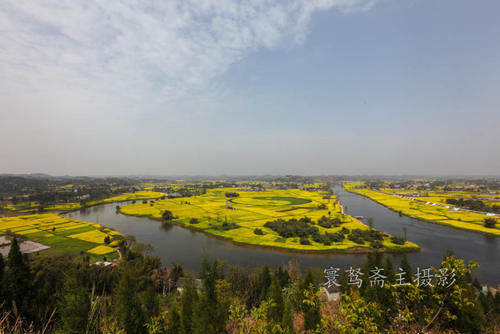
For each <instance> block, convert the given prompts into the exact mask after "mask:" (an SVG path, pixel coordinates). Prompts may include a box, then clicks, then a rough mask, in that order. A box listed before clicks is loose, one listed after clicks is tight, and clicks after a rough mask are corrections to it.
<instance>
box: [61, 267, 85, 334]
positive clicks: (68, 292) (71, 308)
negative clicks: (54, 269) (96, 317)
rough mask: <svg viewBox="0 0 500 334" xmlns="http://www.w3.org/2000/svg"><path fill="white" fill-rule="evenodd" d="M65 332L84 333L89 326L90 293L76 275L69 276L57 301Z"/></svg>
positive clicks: (62, 327)
mask: <svg viewBox="0 0 500 334" xmlns="http://www.w3.org/2000/svg"><path fill="white" fill-rule="evenodd" d="M57 304H58V305H57V309H58V310H59V315H60V319H61V329H62V331H63V332H64V333H83V332H85V330H86V328H87V321H88V317H89V311H90V294H89V292H88V290H87V289H86V288H84V287H83V286H82V285H80V284H78V282H77V280H76V278H75V276H74V275H71V276H69V277H68V278H67V279H66V280H65V282H64V287H63V292H62V296H61V297H60V299H59V301H58V303H57Z"/></svg>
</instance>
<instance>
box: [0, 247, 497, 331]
mask: <svg viewBox="0 0 500 334" xmlns="http://www.w3.org/2000/svg"><path fill="white" fill-rule="evenodd" d="M125 240H126V243H124V244H123V245H122V246H121V251H122V252H123V254H124V260H123V261H122V262H121V263H120V264H119V265H118V266H115V267H113V266H109V267H101V266H95V265H89V263H88V262H86V261H87V260H86V259H85V258H84V257H77V258H69V257H49V258H43V259H28V258H26V257H25V256H23V255H22V254H21V253H20V251H19V247H18V246H17V242H16V241H14V242H13V245H12V248H11V251H10V253H9V255H8V257H7V259H6V261H5V262H4V261H3V260H2V258H1V257H0V280H1V283H2V284H1V289H0V305H1V310H2V312H3V314H1V315H0V332H5V333H14V332H17V333H22V332H32V333H34V332H41V331H45V332H48V333H52V332H53V333H151V334H153V333H155V334H156V333H203V334H205V333H207V334H212V333H213V334H216V333H217V334H219V333H346V334H347V333H417V332H426V331H432V332H433V333H438V332H439V333H442V332H446V333H487V332H488V333H494V332H495V331H497V330H498V329H499V328H500V327H499V325H500V294H498V293H497V294H496V295H493V294H492V293H491V292H489V293H487V294H484V293H481V292H480V284H479V282H477V280H474V279H473V278H472V277H473V276H472V271H473V269H474V268H475V267H476V264H475V263H470V264H468V265H465V264H464V263H463V261H462V260H460V259H457V258H455V257H454V256H452V255H448V256H447V257H446V258H445V259H444V260H443V262H442V264H441V268H438V269H436V270H435V272H434V274H435V275H437V274H438V273H443V270H444V271H448V272H453V273H454V276H453V278H454V281H453V284H450V285H449V286H444V285H443V286H442V285H440V284H439V282H440V280H438V278H437V276H436V277H435V281H433V284H432V286H424V285H422V284H421V283H419V282H418V281H417V280H413V281H411V280H412V275H410V274H409V273H412V272H414V271H413V270H412V268H411V267H410V265H409V263H408V261H407V260H406V258H403V260H402V262H401V264H400V265H399V267H401V268H402V269H403V270H404V272H403V274H402V275H403V276H402V275H400V274H398V273H396V271H395V270H394V268H393V264H392V262H391V260H390V259H391V258H390V257H387V258H386V259H385V260H384V258H383V257H382V255H381V254H380V253H377V254H371V255H369V256H368V257H367V259H366V261H365V263H364V264H363V265H362V266H361V268H358V269H359V270H360V272H361V273H362V274H363V276H361V277H362V278H363V282H364V283H363V284H362V285H361V287H357V283H356V284H353V280H352V277H351V276H349V274H348V272H349V270H342V271H340V272H339V274H338V277H335V278H336V283H335V286H336V289H337V290H338V291H339V292H340V293H341V297H340V299H338V300H330V301H328V300H327V299H326V297H325V296H324V295H323V293H322V290H321V289H319V287H320V286H321V285H323V284H324V282H325V279H324V277H322V276H323V272H322V271H321V270H313V271H308V272H307V273H306V274H305V275H304V276H303V275H302V274H301V270H300V268H299V265H298V264H297V263H294V262H291V263H289V264H288V265H287V266H285V267H278V268H276V269H272V268H269V267H267V266H264V267H261V268H257V269H253V270H251V269H248V268H241V267H236V266H230V265H225V264H223V263H219V262H217V261H215V262H209V261H207V260H203V261H202V266H201V271H200V272H199V274H198V275H196V276H192V275H188V274H186V273H185V272H184V270H183V268H182V266H180V265H175V264H174V265H173V266H172V267H170V268H162V267H161V266H160V262H159V260H158V259H156V258H151V257H148V256H145V255H143V253H142V250H143V249H145V248H144V245H140V244H138V243H136V242H135V241H134V240H133V238H126V239H125ZM373 268H381V269H383V270H384V272H383V274H384V277H385V284H379V283H380V281H377V280H375V279H374V278H373V277H374V276H373ZM351 269H352V268H351ZM400 279H405V280H406V282H412V284H409V285H398V284H396V282H398V280H400ZM373 282H375V284H373ZM420 282H422V280H420ZM418 284H420V286H418ZM178 288H179V289H178Z"/></svg>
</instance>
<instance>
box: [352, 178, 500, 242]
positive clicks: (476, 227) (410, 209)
mask: <svg viewBox="0 0 500 334" xmlns="http://www.w3.org/2000/svg"><path fill="white" fill-rule="evenodd" d="M362 186H363V184H362V183H359V182H351V183H346V184H344V187H345V189H346V190H348V191H351V192H354V193H357V194H360V195H362V196H366V197H368V198H370V199H372V200H374V201H376V202H378V203H380V204H382V205H384V206H386V207H388V208H390V209H392V210H394V211H397V212H400V213H401V214H404V215H407V216H410V217H415V218H418V219H422V220H425V221H429V222H432V223H437V224H441V225H447V226H451V227H455V228H460V229H464V230H469V231H474V232H480V233H484V234H489V235H495V236H500V220H499V219H498V218H496V222H497V223H496V227H495V228H487V227H485V226H484V220H485V218H491V217H490V216H487V215H486V214H479V213H474V212H466V211H460V210H455V209H453V208H451V207H448V208H446V207H442V206H438V205H432V204H427V203H425V202H419V201H415V200H411V199H407V198H402V197H399V196H395V195H392V194H388V193H384V192H381V191H377V190H372V189H366V188H362Z"/></svg>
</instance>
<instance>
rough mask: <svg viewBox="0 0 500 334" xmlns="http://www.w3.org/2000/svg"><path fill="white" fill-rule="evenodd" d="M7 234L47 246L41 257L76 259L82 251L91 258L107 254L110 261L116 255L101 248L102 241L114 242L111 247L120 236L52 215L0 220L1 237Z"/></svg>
mask: <svg viewBox="0 0 500 334" xmlns="http://www.w3.org/2000/svg"><path fill="white" fill-rule="evenodd" d="M7 232H11V233H15V234H19V235H22V236H23V237H25V238H27V239H30V240H33V241H36V242H39V243H42V244H44V245H47V246H50V247H51V248H50V249H47V250H45V251H43V252H44V253H51V254H69V255H78V254H80V252H82V251H83V252H86V253H89V254H91V255H93V256H96V255H104V254H109V256H108V257H109V258H115V257H116V253H115V252H114V249H113V248H111V247H109V246H105V245H104V238H105V237H106V236H109V237H110V238H111V239H115V240H113V241H112V242H111V244H110V245H116V243H117V241H118V240H117V239H118V238H120V233H118V232H116V231H114V230H112V229H109V228H104V227H103V226H101V225H99V224H96V223H89V222H84V221H80V220H75V219H70V218H65V217H61V216H59V215H57V214H53V213H46V214H36V215H26V216H13V217H6V218H0V235H2V234H5V233H7Z"/></svg>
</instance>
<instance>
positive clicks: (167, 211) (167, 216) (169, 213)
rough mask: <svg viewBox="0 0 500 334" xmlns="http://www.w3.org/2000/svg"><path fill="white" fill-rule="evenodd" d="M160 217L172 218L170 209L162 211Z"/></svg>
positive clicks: (164, 218)
mask: <svg viewBox="0 0 500 334" xmlns="http://www.w3.org/2000/svg"><path fill="white" fill-rule="evenodd" d="M161 217H162V218H163V220H172V219H174V214H173V213H172V211H170V210H165V211H163V214H162V215H161Z"/></svg>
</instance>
